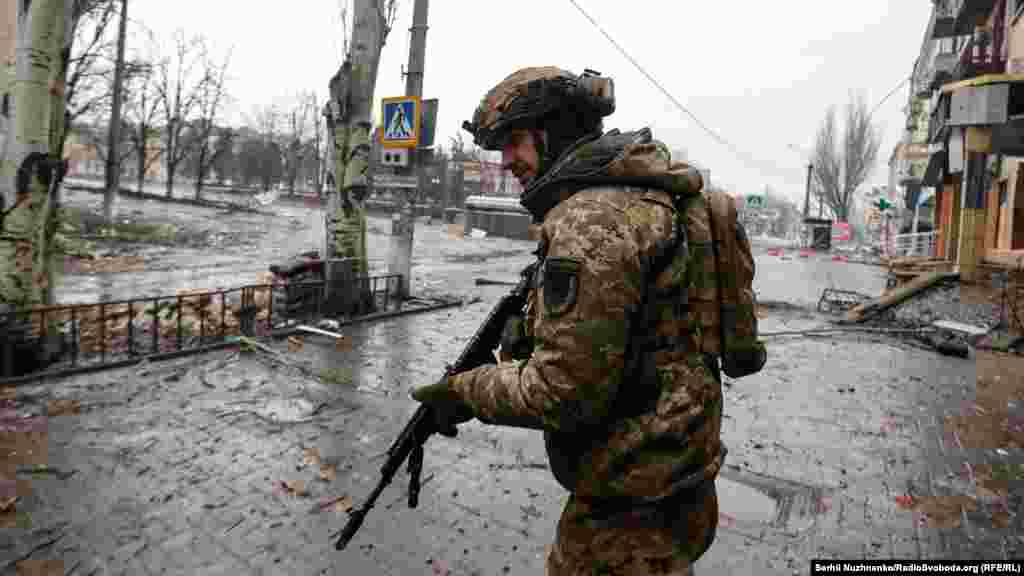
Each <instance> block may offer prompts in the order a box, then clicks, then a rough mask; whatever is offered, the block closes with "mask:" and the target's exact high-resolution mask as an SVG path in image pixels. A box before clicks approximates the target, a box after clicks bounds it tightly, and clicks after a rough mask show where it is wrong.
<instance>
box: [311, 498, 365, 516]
mask: <svg viewBox="0 0 1024 576" xmlns="http://www.w3.org/2000/svg"><path fill="white" fill-rule="evenodd" d="M353 507H355V505H354V504H353V502H352V497H351V496H348V495H345V496H338V497H335V498H321V499H320V501H319V502H317V503H316V504H315V505H314V506H313V508H312V509H310V513H311V514H317V513H320V512H323V511H325V510H330V511H332V512H337V513H339V514H347V513H348V512H351V511H352V508H353Z"/></svg>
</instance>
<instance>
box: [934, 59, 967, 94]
mask: <svg viewBox="0 0 1024 576" xmlns="http://www.w3.org/2000/svg"><path fill="white" fill-rule="evenodd" d="M959 63H960V56H959V55H958V54H956V53H955V52H940V53H939V54H936V55H935V62H934V64H932V75H931V83H930V84H929V85H928V89H929V92H930V91H933V90H938V89H939V88H941V87H942V85H943V84H946V83H948V82H952V81H953V74H954V73H955V72H956V66H957V64H959Z"/></svg>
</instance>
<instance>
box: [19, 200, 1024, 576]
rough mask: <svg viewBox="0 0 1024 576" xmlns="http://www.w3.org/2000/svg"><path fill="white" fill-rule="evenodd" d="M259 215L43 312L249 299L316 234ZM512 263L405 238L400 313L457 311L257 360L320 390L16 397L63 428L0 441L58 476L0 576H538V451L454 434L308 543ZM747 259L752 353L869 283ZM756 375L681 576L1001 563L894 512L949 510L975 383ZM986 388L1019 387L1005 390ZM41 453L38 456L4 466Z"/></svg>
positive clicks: (873, 277)
mask: <svg viewBox="0 0 1024 576" xmlns="http://www.w3.org/2000/svg"><path fill="white" fill-rule="evenodd" d="M276 209H277V210H279V212H278V214H279V215H278V216H276V217H269V216H259V215H239V214H234V215H232V216H231V219H227V218H220V217H214V216H207V217H206V218H208V219H209V220H211V221H217V224H218V225H222V226H225V227H226V228H230V229H232V230H238V229H241V230H250V229H251V230H254V231H259V230H261V229H262V230H264V233H263V234H262V235H259V234H256V233H254V234H253V235H252V237H251V238H248V239H247V240H246V241H245V242H244V243H243V244H241V245H234V246H226V247H225V248H224V249H222V250H219V251H218V252H217V253H215V254H211V253H210V251H205V252H204V251H201V250H196V251H194V252H179V251H178V249H177V248H175V249H171V250H168V251H166V252H162V253H155V254H154V255H153V259H152V260H153V262H155V263H157V265H155V266H154V269H152V270H149V271H146V272H143V273H141V274H137V273H125V274H111V275H109V276H110V279H109V280H106V281H104V282H105V284H103V285H102V286H99V285H96V284H90V282H92V280H90V279H88V278H83V277H78V276H75V275H70V276H68V277H67V278H66V282H65V286H64V287H63V288H62V290H63V292H62V294H64V295H74V296H76V297H80V298H83V299H89V298H94V297H95V296H97V295H103V296H107V297H119V296H120V295H123V294H133V293H136V292H135V291H138V290H144V291H145V290H158V289H159V290H162V291H163V292H165V293H166V291H167V290H170V289H171V288H172V287H174V286H179V285H180V284H174V283H175V282H185V283H186V284H189V283H191V285H192V286H197V287H198V286H213V285H216V284H217V283H219V282H228V281H229V280H231V279H234V280H235V282H237V281H238V279H240V278H247V277H249V275H250V274H251V275H255V274H256V273H258V272H260V271H262V270H265V268H266V265H267V264H268V263H269V262H271V261H273V258H276V257H278V256H281V255H286V254H289V253H294V252H297V251H301V250H302V249H305V248H306V246H308V244H307V242H312V241H313V239H314V238H316V235H317V234H318V232H317V231H316V230H315V228H314V225H312V224H307V225H306V228H303V229H299V228H298V226H296V229H295V230H290V229H287V228H286V227H283V226H280V224H281V223H282V222H283V221H284V219H285V218H295V219H297V220H299V221H300V222H304V223H310V222H319V221H320V218H319V215H318V214H317V211H316V210H306V212H305V215H303V212H302V210H304V209H303V208H294V209H293V208H289V207H285V206H277V207H276ZM174 210H175V211H176V212H177V213H180V214H186V213H187V210H186V208H184V207H175V208H174ZM188 210H191V208H190V209H188ZM291 210H294V212H293V211H291ZM208 212H209V211H208ZM182 217H183V218H185V217H186V216H182ZM187 217H189V218H191V217H193V216H187ZM195 217H196V218H199V217H201V216H195ZM274 224H278V225H279V226H277V227H275V226H274ZM386 224H387V223H386V222H384V221H382V220H380V219H373V220H372V221H371V231H372V232H371V235H370V241H371V252H372V254H374V258H373V262H374V267H375V268H376V269H380V267H381V265H382V262H384V261H386V260H385V259H384V258H383V257H380V256H378V255H383V254H386V251H385V250H386V248H387V244H388V237H387V235H386V233H385V231H386V228H385V226H386ZM211 225H212V224H211ZM299 230H302V231H301V232H300V231H299ZM531 249H532V246H530V245H529V244H528V243H524V242H515V241H509V240H504V239H496V238H484V239H469V238H467V239H449V238H448V237H447V236H446V235H445V234H444V231H443V230H442V229H441V227H439V226H429V225H422V226H418V227H417V230H416V245H415V254H416V260H415V261H416V266H415V267H414V270H413V274H414V279H415V280H414V284H413V287H414V293H416V292H417V291H421V292H432V293H438V294H441V293H443V294H453V295H463V296H478V297H479V298H480V299H481V301H480V302H477V303H473V304H468V305H466V306H464V307H462V308H457V309H450V310H447V311H442V312H435V313H426V314H421V315H416V316H408V317H403V318H396V319H392V320H385V321H379V322H374V323H368V324H362V325H355V326H351V327H348V328H346V329H345V333H346V335H347V336H348V337H349V338H350V339H351V346H350V347H349V348H347V349H344V350H339V349H338V348H337V347H336V346H335V345H334V343H332V342H327V341H325V340H323V339H322V338H320V337H317V336H309V337H305V338H304V339H303V340H304V343H303V345H302V347H301V349H291V350H289V349H288V347H287V346H286V344H285V343H283V342H278V343H276V344H275V346H276V347H277V349H278V350H279V351H280V352H281V354H282V355H283V357H284V358H287V359H288V361H289V362H296V363H301V364H302V365H304V366H306V367H308V368H309V369H311V370H314V371H317V372H319V373H320V374H322V375H324V374H328V373H329V374H332V375H333V377H332V378H330V379H329V381H327V380H324V381H313V380H310V379H309V378H307V377H305V376H303V375H302V374H301V373H299V372H296V371H295V370H293V369H291V368H288V367H282V366H281V365H280V364H279V363H277V362H275V361H274V360H273V359H272V358H271V357H269V356H267V355H265V354H262V353H240V352H238V351H225V352H218V353H213V354H208V355H204V356H201V357H191V358H184V359H181V360H176V361H168V362H163V363H159V364H149V365H143V366H135V367H131V368H124V369H119V370H113V371H107V372H102V373H96V374H92V375H88V376H78V377H75V378H70V379H64V380H60V381H54V382H48V383H45V384H43V385H39V386H29V387H23V388H19V390H18V393H17V396H18V397H17V398H15V399H7V400H5V402H7V404H6V406H5V409H6V410H7V412H6V413H5V416H6V417H7V418H8V419H9V420H10V419H16V418H22V419H23V418H24V417H25V416H31V415H45V411H46V409H47V406H49V407H51V408H52V407H53V406H54V404H53V402H54V401H55V400H59V399H66V400H74V401H77V402H78V403H79V404H78V406H79V411H78V413H69V414H64V415H57V416H50V417H43V418H40V419H38V420H33V421H32V422H34V423H35V424H34V425H33V426H34V427H33V426H30V425H29V424H27V423H25V422H28V421H27V420H21V421H20V422H22V423H21V424H20V425H19V426H20V428H19V426H10V427H9V428H8V431H7V432H6V433H4V434H6V435H3V434H0V440H3V442H0V451H2V450H4V448H5V447H6V448H7V449H8V450H9V452H8V460H7V463H6V465H7V467H8V468H7V469H6V470H0V474H3V473H5V472H6V473H7V474H8V475H10V474H13V473H14V470H12V469H11V468H13V467H14V466H16V465H19V464H20V465H22V466H28V465H33V464H46V465H48V466H50V467H51V468H52V470H56V471H60V472H66V473H70V472H74V474H73V475H72V476H70V477H62V476H60V475H53V474H47V475H40V476H39V477H37V478H32V479H31V482H30V484H29V483H24V482H23V483H20V484H14V483H9V482H8V483H4V482H0V488H3V489H4V490H6V491H7V492H8V493H17V494H18V495H19V496H21V499H20V500H19V501H18V502H17V503H16V506H17V510H18V511H19V513H20V514H21V516H18V518H20V520H19V521H20V522H21V527H11V528H10V529H9V530H5V531H3V532H2V533H0V571H2V570H3V568H2V567H3V566H4V559H16V558H20V557H23V556H27V557H29V558H31V559H37V560H44V559H53V560H61V561H62V562H63V563H64V568H65V570H71V569H72V567H75V570H77V571H76V572H75V573H81V574H89V573H94V574H133V575H135V574H142V575H145V574H393V575H405V574H435V575H437V574H540V573H543V558H544V555H545V547H546V546H547V545H548V544H549V543H550V542H551V540H552V538H553V534H554V526H555V522H556V520H557V518H558V515H559V513H560V508H561V505H562V503H563V501H564V499H565V497H566V494H565V493H564V491H563V490H562V489H561V488H560V487H559V486H558V485H557V484H556V483H555V481H554V480H553V478H552V477H551V475H550V473H549V472H548V470H547V468H546V462H545V459H544V452H543V442H542V439H541V437H540V435H539V434H537V433H535V432H530V431H524V430H516V429H500V428H494V427H488V426H484V425H482V424H479V423H475V422H474V423H470V424H468V425H466V426H465V427H464V428H463V429H462V430H461V432H460V434H459V437H458V438H457V439H454V440H450V439H440V438H437V439H432V440H431V441H430V442H429V443H428V445H427V454H426V464H425V469H424V480H425V484H424V487H423V492H422V493H421V496H420V502H421V504H420V507H419V508H417V509H415V510H410V509H407V508H406V507H405V501H404V490H405V479H404V476H400V477H399V479H398V481H397V482H396V483H395V484H394V485H393V486H392V487H390V488H389V489H387V490H386V491H385V492H384V495H383V497H382V499H381V503H380V505H379V506H378V507H377V508H376V509H374V510H373V511H372V512H371V514H370V516H369V517H368V518H367V521H366V524H365V525H364V527H363V529H362V531H361V532H360V534H359V535H358V537H357V538H356V539H355V541H354V542H353V543H352V544H351V546H350V548H349V549H347V550H345V551H343V552H337V551H335V550H334V549H333V547H332V539H331V535H332V534H334V533H335V532H336V531H337V530H339V529H340V528H341V526H342V524H343V523H344V521H345V519H346V517H347V515H346V513H345V510H346V509H347V508H348V507H349V506H350V505H351V504H353V503H355V504H358V503H359V502H360V501H361V499H362V498H363V497H364V496H365V495H366V494H368V493H369V491H370V490H371V488H372V485H373V483H374V482H376V480H377V473H378V467H379V466H380V464H381V463H382V460H381V456H382V454H383V453H384V451H385V450H386V448H387V447H388V445H389V444H390V442H391V441H392V440H393V438H394V436H395V434H396V433H397V432H398V430H400V428H401V427H402V425H403V424H404V421H405V419H406V418H408V416H409V415H410V414H411V413H412V411H413V410H414V409H415V404H414V403H413V402H412V401H411V400H410V399H409V398H408V394H407V392H408V389H409V388H410V387H411V386H413V385H416V384H420V383H424V382H430V381H432V380H433V379H435V378H436V377H437V376H438V375H439V374H441V373H442V372H443V370H444V365H445V362H447V361H450V360H451V359H452V358H454V357H455V356H456V355H457V354H458V352H459V351H460V349H461V347H462V346H464V345H465V343H466V341H467V339H468V338H469V336H470V335H471V334H472V332H473V330H474V329H475V327H476V326H477V325H478V324H479V323H480V322H481V321H482V320H483V318H484V317H485V315H486V314H487V313H488V311H489V310H490V307H491V306H493V305H494V303H496V301H497V299H498V298H500V297H501V295H502V294H503V293H504V291H505V290H507V287H501V286H475V285H474V283H473V282H472V279H473V278H474V277H478V276H486V277H491V278H498V279H512V278H513V277H514V274H515V272H516V270H517V269H518V268H519V267H521V266H522V265H524V264H525V263H526V262H528V261H529V259H530V255H529V251H530V250H531ZM265 251H266V252H265ZM257 254H258V255H259V256H256V255H257ZM757 258H758V262H757V264H758V278H757V285H756V288H757V290H758V293H759V295H760V297H761V299H762V300H777V301H788V302H792V303H794V304H797V305H798V306H797V307H796V308H794V309H784V308H777V309H775V308H773V309H772V311H771V312H770V315H769V316H767V317H766V318H763V319H762V330H764V331H779V330H793V329H801V328H808V327H814V326H820V325H822V324H823V323H824V322H825V321H826V320H827V319H826V318H824V317H821V316H819V315H817V314H816V313H815V312H813V310H811V309H810V308H809V306H810V305H811V304H813V303H814V302H816V301H817V298H818V296H819V295H820V291H821V289H823V288H825V287H844V288H847V289H853V290H860V291H865V292H869V293H871V292H877V291H879V290H880V289H881V286H882V283H883V280H882V279H881V277H880V275H879V274H878V273H877V272H876V271H875V270H874V269H873V268H870V267H867V266H862V265H856V264H849V263H842V262H832V261H831V260H829V259H825V258H811V259H806V260H805V259H800V258H799V257H794V258H792V259H785V258H784V257H779V256H770V255H768V254H767V253H764V252H761V253H759V254H758V257H757ZM204 259H205V260H204ZM161 266H162V267H163V268H161ZM204 266H206V268H204ZM175 268H177V269H175ZM202 270H206V271H207V272H208V274H207V275H203V274H201V271H202ZM211 278H212V280H211ZM769 352H770V361H769V364H768V365H767V367H766V369H765V370H764V371H762V372H761V373H760V374H757V375H754V376H751V377H748V378H745V379H743V380H740V381H727V382H726V386H725V395H726V409H725V413H726V417H725V421H724V423H723V430H722V434H723V439H724V441H725V442H726V444H727V446H728V447H729V450H730V452H729V457H728V461H727V463H726V464H727V465H726V468H725V469H724V471H723V473H722V477H721V478H720V479H719V480H718V482H717V486H718V489H719V492H720V502H721V515H720V528H719V531H718V536H717V538H716V541H715V543H714V544H713V546H712V547H711V549H710V550H709V552H708V553H707V554H706V555H705V557H704V558H702V559H701V560H700V562H699V563H698V565H697V568H698V571H699V572H700V573H707V574H768V575H783V574H786V575H789V574H798V573H803V574H806V573H807V570H808V562H809V559H810V558H820V557H829V558H845V559H852V558H864V557H869V558H891V557H899V558H936V557H969V556H972V555H979V554H987V555H989V557H990V558H995V557H1002V556H1006V557H1020V556H1022V555H1024V542H1022V541H1021V539H1020V538H1019V536H1018V535H1019V534H1020V533H1021V526H1020V520H1019V518H1018V517H1017V516H1016V515H1014V516H1012V517H1011V518H1010V521H1009V523H1008V525H1007V526H1005V527H1001V528H1000V527H999V526H994V524H993V520H992V518H994V517H995V516H994V515H995V513H996V511H998V510H996V507H998V505H999V503H995V504H993V503H991V502H989V503H985V504H984V505H978V506H976V507H975V509H972V510H967V509H966V508H965V509H964V510H963V511H962V512H963V514H962V516H963V517H962V519H961V520H960V521H958V522H953V521H950V520H949V519H948V518H945V517H941V518H940V517H938V516H937V513H936V512H935V511H934V510H933V511H932V512H931V515H930V516H927V517H926V516H923V515H922V514H921V512H920V511H917V512H914V511H910V510H906V509H904V508H903V507H901V505H900V504H899V503H900V502H901V501H902V500H901V499H905V498H907V497H908V495H911V494H912V495H914V497H915V498H918V499H921V498H926V497H929V496H933V497H936V498H937V499H939V500H941V499H942V498H952V497H954V495H955V494H956V492H955V491H956V490H961V491H962V490H964V488H963V486H961V485H960V484H957V483H955V482H954V483H950V482H949V479H950V478H953V479H954V480H956V479H958V478H963V474H962V470H963V467H962V464H963V462H964V461H967V460H969V459H972V458H973V459H974V460H973V461H974V462H975V464H976V465H977V464H978V462H977V458H980V457H981V456H978V455H977V454H973V455H972V454H969V453H968V452H970V447H969V446H968V447H967V448H966V449H965V448H964V447H963V446H960V447H959V448H951V444H949V443H948V442H947V441H946V438H945V435H944V430H943V418H944V417H945V415H946V414H947V413H948V412H949V411H950V410H952V409H954V408H958V407H960V406H962V405H963V402H964V401H966V400H969V399H970V398H971V395H972V393H973V389H974V385H975V380H976V378H977V375H978V373H977V370H976V362H975V361H974V360H970V359H968V360H964V359H959V358H949V357H944V356H938V355H936V354H935V353H933V352H931V351H928V350H922V349H919V348H916V347H914V346H911V345H908V344H907V343H905V342H903V341H900V340H895V339H889V338H883V337H877V336H849V335H848V336H840V337H827V338H808V337H804V338H784V337H780V338H774V339H772V340H771V341H770V342H769ZM1007 370H1009V372H1008V373H1009V374H1013V373H1016V374H1018V375H1019V374H1024V366H1019V365H1013V366H1011V367H1010V368H1008V369H1007ZM1014 371H1016V372H1014ZM1007 380H1009V378H1008V379H1007ZM33 430H34V431H33ZM40 434H43V435H44V436H42V441H43V442H44V443H45V444H46V445H47V446H48V450H46V451H45V453H43V454H40V453H39V452H38V451H36V452H34V453H29V451H28V450H26V449H25V446H30V445H31V442H32V441H35V442H36V443H37V444H36V445H38V442H40V441H41V440H40V438H41V437H40ZM313 449H315V451H314V450H313ZM12 453H13V454H12ZM978 453H979V454H980V452H978ZM1013 454H1014V455H1015V456H1014V457H1017V456H1019V454H1018V453H1017V452H1014V453H1013ZM23 478H24V477H23ZM296 481H301V482H302V483H303V484H302V485H301V486H300V485H299V484H297V483H296ZM3 496H4V493H3V492H2V491H0V498H2V497H3ZM339 499H340V500H339ZM1011 502H1019V501H1017V500H1011ZM320 504H323V506H320ZM1010 509H1011V510H1012V508H1010ZM958 510H959V509H958ZM999 510H1001V509H999ZM1000 513H1002V512H1000ZM958 514H959V512H958ZM3 518H4V516H2V515H0V521H2V520H3ZM957 518H959V515H958V516H957ZM940 520H942V521H940ZM1000 526H1002V525H1000ZM972 546H973V548H972ZM8 569H10V566H9V565H8Z"/></svg>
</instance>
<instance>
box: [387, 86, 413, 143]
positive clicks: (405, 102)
mask: <svg viewBox="0 0 1024 576" xmlns="http://www.w3.org/2000/svg"><path fill="white" fill-rule="evenodd" d="M381 105H382V106H383V107H384V110H383V114H382V115H381V116H382V118H383V120H384V124H383V126H382V127H383V128H384V129H383V130H382V131H381V145H383V146H384V147H385V148H415V147H416V145H417V143H418V142H419V136H420V99H419V98H417V97H415V96H399V97H397V98H383V99H382V100H381Z"/></svg>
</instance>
